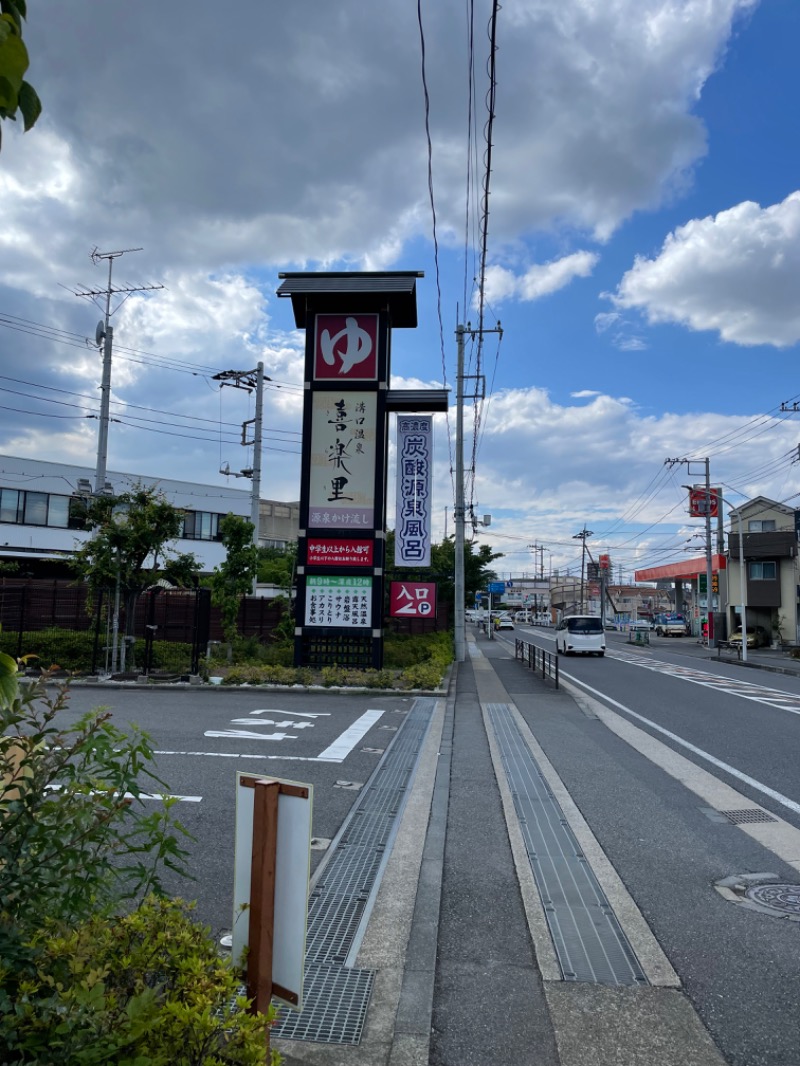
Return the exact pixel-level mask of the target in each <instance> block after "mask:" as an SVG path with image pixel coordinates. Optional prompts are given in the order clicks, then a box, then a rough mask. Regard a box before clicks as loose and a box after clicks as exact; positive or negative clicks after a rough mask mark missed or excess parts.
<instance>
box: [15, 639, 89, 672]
mask: <svg viewBox="0 0 800 1066" xmlns="http://www.w3.org/2000/svg"><path fill="white" fill-rule="evenodd" d="M19 640H20V638H19V635H18V634H16V633H0V652H5V654H6V655H9V656H12V657H13V656H14V655H15V654H16V650H17V646H18V644H19ZM22 647H23V648H24V649H25V652H26V655H27V656H35V657H36V660H37V662H39V663H40V664H41V665H42V666H44V667H45V669H47V668H48V667H50V666H52V665H54V664H57V665H58V666H60V667H61V669H62V670H68V671H73V672H80V673H89V671H90V670H91V668H92V650H93V648H94V633H89V632H86V631H74V630H71V629H41V630H32V631H26V632H25V633H23V635H22Z"/></svg>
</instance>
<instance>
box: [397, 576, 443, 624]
mask: <svg viewBox="0 0 800 1066" xmlns="http://www.w3.org/2000/svg"><path fill="white" fill-rule="evenodd" d="M389 614H390V616H391V617H392V618H435V617H436V584H435V583H434V582H433V581H392V582H391V584H390V586H389Z"/></svg>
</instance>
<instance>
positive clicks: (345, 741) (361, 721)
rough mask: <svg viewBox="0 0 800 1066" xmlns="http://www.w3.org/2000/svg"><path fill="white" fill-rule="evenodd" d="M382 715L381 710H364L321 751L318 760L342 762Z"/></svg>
mask: <svg viewBox="0 0 800 1066" xmlns="http://www.w3.org/2000/svg"><path fill="white" fill-rule="evenodd" d="M382 717H383V711H382V710H381V711H376V710H371V711H365V712H364V713H363V714H362V715H361V717H360V718H357V719H356V720H355V722H353V724H352V725H351V726H350V727H349V728H348V729H345V731H344V733H342V734H341V736H339V737H337V738H336V740H334V742H333V744H330V745H329V746H328V747H327V748H326V749H325V750H324V751H323V752H320V754H319V755H318V756H317V759H318V760H319V762H343V761H344V759H345V758H346V757H347V756H348V755H349V754H350V752H351V751H352V750H353V748H354V747H355V746H356V744H357V743H358V742H359V740H361V738H362V737H363V736H365V735H366V734H367V733H368V732H369V731H370V729H372V727H373V726H374V725H375V723H376V722H377V721H378V719H379V718H382Z"/></svg>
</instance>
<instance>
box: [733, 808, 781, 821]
mask: <svg viewBox="0 0 800 1066" xmlns="http://www.w3.org/2000/svg"><path fill="white" fill-rule="evenodd" d="M719 813H720V814H724V815H725V817H726V818H727V819H728V821H729V822H732V823H733V824H734V825H743V824H744V823H745V822H777V820H778V819H777V818H773V817H772V815H771V814H767V812H766V811H761V810H759V809H758V808H757V807H746V808H744V809H743V810H740V811H720V812H719Z"/></svg>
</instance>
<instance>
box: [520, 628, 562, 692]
mask: <svg viewBox="0 0 800 1066" xmlns="http://www.w3.org/2000/svg"><path fill="white" fill-rule="evenodd" d="M514 658H515V659H518V660H519V661H521V662H523V663H524V664H525V666H527V667H528V668H529V669H531V670H533V671H534V673H541V675H542V677H543V678H545V679H546V678H548V677H549V678H550V679H551V680H552V681H554V682H555V687H556V688H558V656H557V655H556V654H555V653H554V652H552V651H545V650H544V648H540V647H538V646H537V645H536V644H531V643H530V641H527V640H520V639H519V638H517V639H516V640H515V641H514Z"/></svg>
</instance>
